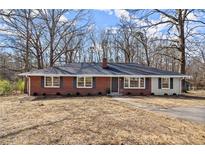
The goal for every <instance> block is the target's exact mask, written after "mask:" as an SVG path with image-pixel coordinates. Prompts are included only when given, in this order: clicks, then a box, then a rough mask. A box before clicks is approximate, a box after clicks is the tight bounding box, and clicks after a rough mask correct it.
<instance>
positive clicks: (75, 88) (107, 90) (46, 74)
mask: <svg viewBox="0 0 205 154" xmlns="http://www.w3.org/2000/svg"><path fill="white" fill-rule="evenodd" d="M20 75H21V76H25V77H26V78H27V82H28V84H27V85H28V86H27V91H28V94H29V95H60V94H61V95H107V94H111V95H112V94H120V95H151V94H154V95H164V94H167V95H173V94H176V95H178V94H181V80H182V79H183V78H185V77H188V76H186V75H183V74H179V73H176V72H170V71H163V70H159V69H156V68H152V67H147V66H144V65H140V64H136V63H128V64H125V63H107V60H106V59H105V58H104V59H103V62H102V63H70V64H67V65H65V66H59V67H56V66H55V67H49V68H45V69H40V70H34V71H30V72H26V73H22V74H20Z"/></svg>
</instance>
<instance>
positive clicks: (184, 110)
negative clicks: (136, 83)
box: [113, 97, 205, 124]
mask: <svg viewBox="0 0 205 154" xmlns="http://www.w3.org/2000/svg"><path fill="white" fill-rule="evenodd" d="M113 100H116V101H118V102H120V103H125V104H126V105H128V106H129V107H131V108H141V109H144V110H148V111H153V112H160V113H164V114H166V115H168V116H171V117H175V118H181V119H185V120H189V121H193V122H199V123H202V124H205V106H190V107H189V106H175V107H163V106H160V105H157V104H156V105H155V104H151V103H150V102H140V101H137V102H136V99H130V98H127V97H125V98H124V97H113Z"/></svg>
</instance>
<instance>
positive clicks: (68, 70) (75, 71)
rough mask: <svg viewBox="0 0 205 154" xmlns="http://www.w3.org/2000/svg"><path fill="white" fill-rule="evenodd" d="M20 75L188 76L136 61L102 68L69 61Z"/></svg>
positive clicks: (98, 64) (96, 65)
mask: <svg viewBox="0 0 205 154" xmlns="http://www.w3.org/2000/svg"><path fill="white" fill-rule="evenodd" d="M19 75H21V76H46V75H53V76H85V75H86V76H178V77H188V76H187V75H184V74H180V73H177V72H171V71H164V70H160V69H156V68H153V67H147V66H145V65H141V64H136V63H128V64H126V63H108V68H106V69H104V68H102V66H101V63H70V64H66V65H64V66H58V67H57V66H54V67H48V68H44V69H39V70H33V71H30V72H26V73H21V74H19Z"/></svg>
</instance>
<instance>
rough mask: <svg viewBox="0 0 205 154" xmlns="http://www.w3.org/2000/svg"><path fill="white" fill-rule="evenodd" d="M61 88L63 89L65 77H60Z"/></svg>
mask: <svg viewBox="0 0 205 154" xmlns="http://www.w3.org/2000/svg"><path fill="white" fill-rule="evenodd" d="M60 88H63V77H62V76H61V77H60Z"/></svg>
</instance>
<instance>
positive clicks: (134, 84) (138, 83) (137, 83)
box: [124, 77, 145, 89]
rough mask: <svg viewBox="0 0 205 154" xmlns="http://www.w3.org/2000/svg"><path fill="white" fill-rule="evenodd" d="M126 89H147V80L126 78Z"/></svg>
mask: <svg viewBox="0 0 205 154" xmlns="http://www.w3.org/2000/svg"><path fill="white" fill-rule="evenodd" d="M124 88H130V89H138V88H139V89H140V88H145V78H134V77H131V78H124Z"/></svg>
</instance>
